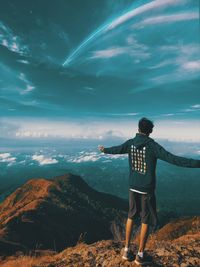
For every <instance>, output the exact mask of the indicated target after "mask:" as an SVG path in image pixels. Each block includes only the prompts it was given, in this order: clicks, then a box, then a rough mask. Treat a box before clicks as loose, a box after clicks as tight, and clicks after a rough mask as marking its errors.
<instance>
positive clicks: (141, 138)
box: [134, 133, 153, 149]
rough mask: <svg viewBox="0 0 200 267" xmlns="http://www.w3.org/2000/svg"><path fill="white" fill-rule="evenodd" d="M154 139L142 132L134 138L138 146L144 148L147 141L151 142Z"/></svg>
mask: <svg viewBox="0 0 200 267" xmlns="http://www.w3.org/2000/svg"><path fill="white" fill-rule="evenodd" d="M152 140H153V139H152V138H150V137H148V136H147V135H144V134H141V133H136V135H135V138H134V145H135V147H136V148H139V149H140V148H142V147H144V146H145V145H146V144H147V143H149V142H151V141H152Z"/></svg>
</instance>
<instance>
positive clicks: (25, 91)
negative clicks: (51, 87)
mask: <svg viewBox="0 0 200 267" xmlns="http://www.w3.org/2000/svg"><path fill="white" fill-rule="evenodd" d="M19 79H20V80H21V81H23V82H24V83H25V89H23V90H22V91H20V94H21V95H24V94H28V93H30V92H32V91H33V90H34V89H35V87H34V86H33V85H32V84H31V82H30V81H29V80H28V79H27V77H26V75H25V74H24V73H22V72H21V73H20V74H19Z"/></svg>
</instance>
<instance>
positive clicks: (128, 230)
mask: <svg viewBox="0 0 200 267" xmlns="http://www.w3.org/2000/svg"><path fill="white" fill-rule="evenodd" d="M132 230H133V220H132V219H130V218H128V219H127V222H126V243H125V248H124V251H123V255H122V259H124V260H129V261H130V260H133V255H131V252H130V242H131V236H132Z"/></svg>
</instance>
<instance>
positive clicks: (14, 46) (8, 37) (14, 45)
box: [0, 21, 28, 55]
mask: <svg viewBox="0 0 200 267" xmlns="http://www.w3.org/2000/svg"><path fill="white" fill-rule="evenodd" d="M0 31H1V33H0V45H2V46H4V47H6V48H7V49H9V50H10V51H12V52H15V53H18V54H20V55H25V54H27V53H28V46H26V45H23V44H22V40H21V38H20V37H19V36H17V35H15V34H14V33H13V31H12V30H11V29H10V28H9V27H8V26H7V25H5V24H4V23H3V22H1V21H0Z"/></svg>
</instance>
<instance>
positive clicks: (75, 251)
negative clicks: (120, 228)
mask: <svg viewBox="0 0 200 267" xmlns="http://www.w3.org/2000/svg"><path fill="white" fill-rule="evenodd" d="M199 227H200V217H194V218H188V219H180V220H176V221H173V222H171V223H169V224H167V225H166V226H165V227H163V228H162V229H161V230H159V231H158V232H157V233H156V234H153V235H152V236H151V237H150V240H149V242H148V245H147V251H148V253H149V254H150V255H151V256H152V258H153V263H152V265H148V266H153V267H172V266H173V267H190V266H195V267H198V266H200V232H199ZM123 245H124V243H123V242H120V241H118V242H117V241H113V240H102V241H98V242H95V243H93V244H90V245H88V244H84V243H80V244H77V245H76V246H74V247H70V248H67V249H65V250H63V251H62V252H60V253H58V254H56V253H55V254H54V253H53V252H50V251H45V252H44V251H43V252H41V251H37V252H35V255H37V256H35V255H34V256H32V257H30V256H25V257H23V256H22V257H18V258H15V257H14V258H13V257H10V258H7V259H6V260H5V261H4V262H2V265H1V266H2V267H17V266H23V267H95V266H98V267H118V266H119V267H122V266H124V267H134V266H137V265H135V264H134V262H124V261H122V260H121V251H122V248H123ZM132 250H133V251H134V252H136V251H137V241H136V240H135V241H134V242H133V244H132Z"/></svg>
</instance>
